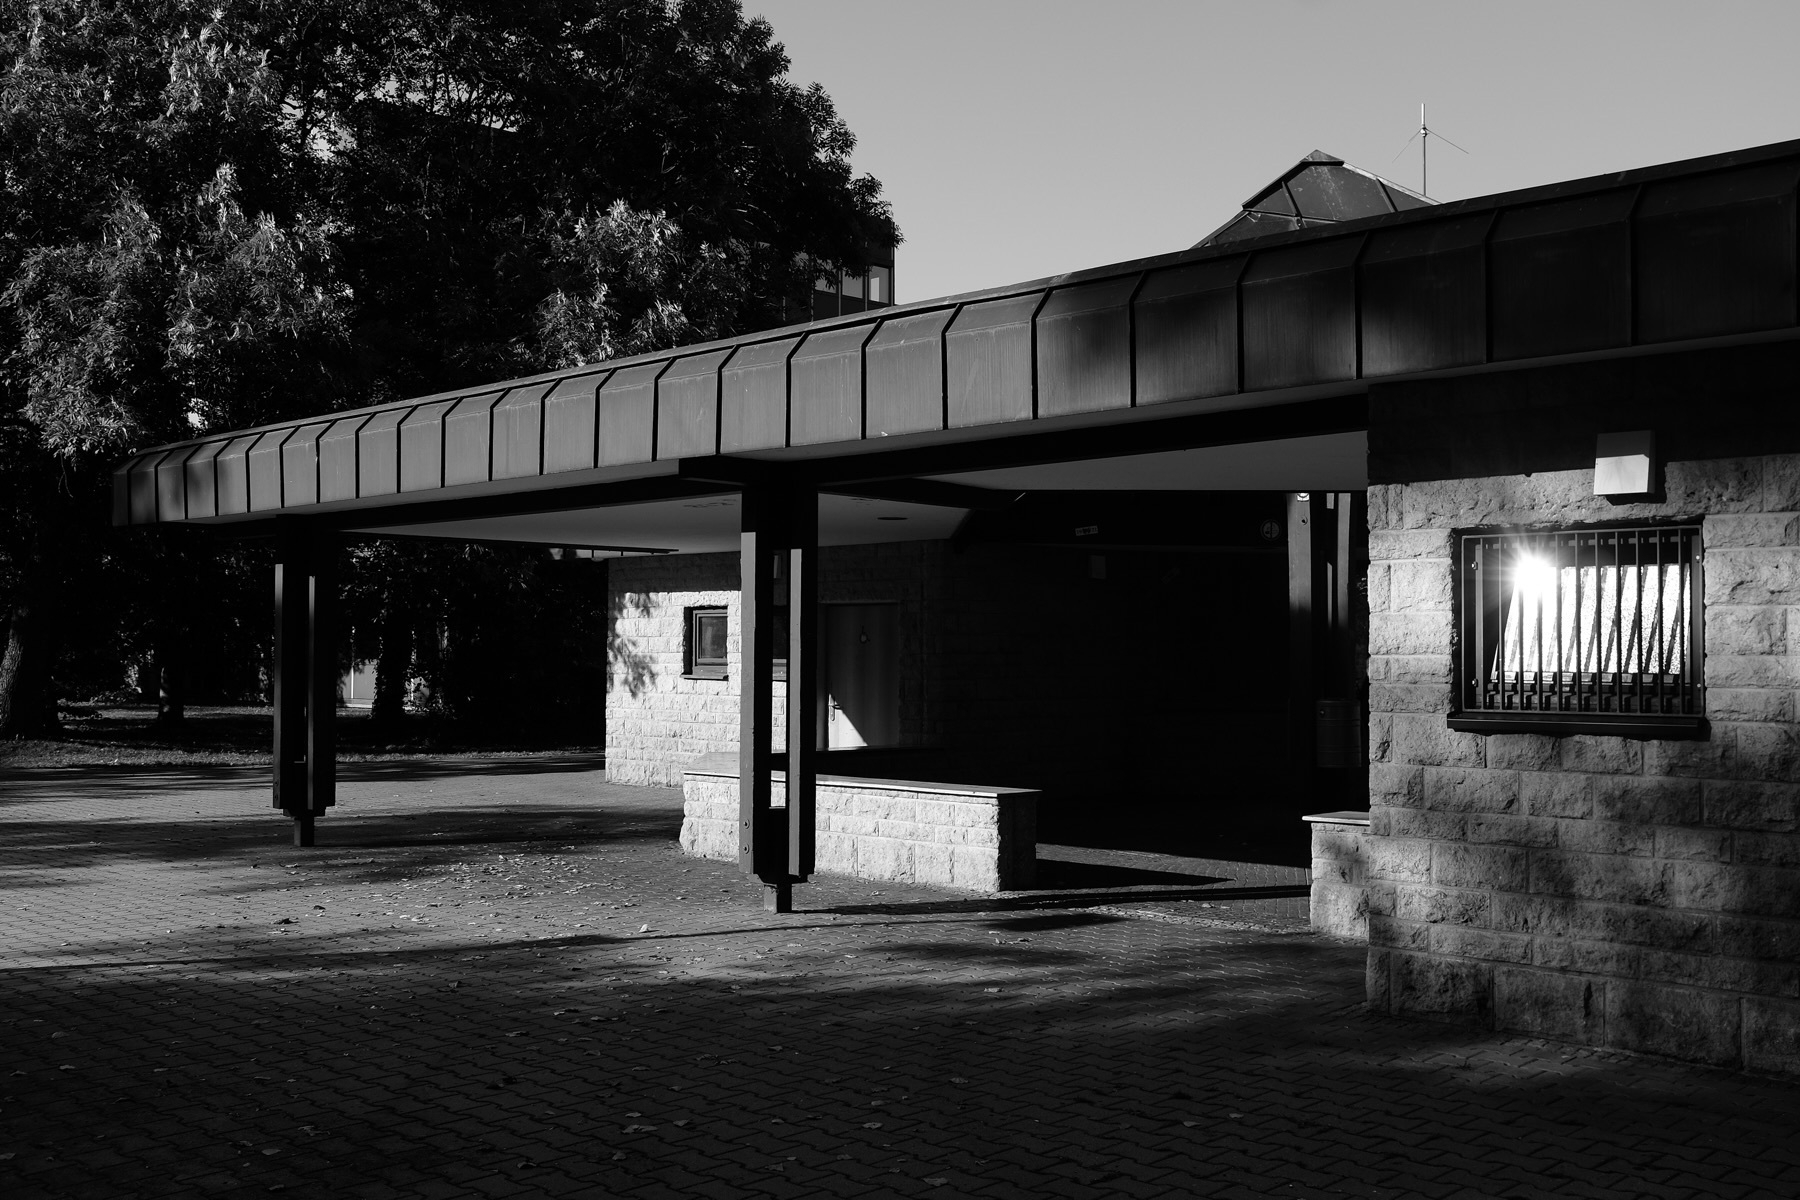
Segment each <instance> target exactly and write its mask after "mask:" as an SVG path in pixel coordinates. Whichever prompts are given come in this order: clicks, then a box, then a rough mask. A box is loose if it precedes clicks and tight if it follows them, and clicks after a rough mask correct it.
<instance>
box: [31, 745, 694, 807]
mask: <svg viewBox="0 0 1800 1200" xmlns="http://www.w3.org/2000/svg"><path fill="white" fill-rule="evenodd" d="M605 767H606V758H605V756H604V755H601V754H544V755H521V756H519V757H517V758H504V757H502V758H406V759H385V760H381V761H374V762H340V763H339V764H338V769H337V777H338V781H339V782H340V783H349V784H354V783H371V782H395V783H400V782H406V783H416V782H428V781H431V780H437V779H463V778H476V777H482V776H510V775H560V774H569V773H579V772H584V771H591V772H594V773H595V774H596V775H598V774H600V773H601V772H603V771H604V770H605ZM0 786H3V788H4V793H3V794H0V805H5V804H8V803H12V802H15V801H31V800H67V799H70V798H71V797H72V796H75V795H77V794H79V795H81V796H83V797H90V796H106V795H111V794H137V793H141V792H143V791H145V790H146V789H147V788H155V789H159V790H162V789H168V790H175V789H179V790H191V791H200V792H213V791H237V790H250V789H258V788H263V789H266V788H268V787H269V786H270V778H269V766H268V764H266V763H264V764H261V765H252V766H214V765H208V764H204V763H196V764H180V765H170V766H157V765H143V764H136V763H124V764H119V765H117V766H80V767H16V768H11V767H6V766H4V764H0ZM637 790H642V791H657V792H661V791H664V790H665V789H660V788H658V789H637Z"/></svg>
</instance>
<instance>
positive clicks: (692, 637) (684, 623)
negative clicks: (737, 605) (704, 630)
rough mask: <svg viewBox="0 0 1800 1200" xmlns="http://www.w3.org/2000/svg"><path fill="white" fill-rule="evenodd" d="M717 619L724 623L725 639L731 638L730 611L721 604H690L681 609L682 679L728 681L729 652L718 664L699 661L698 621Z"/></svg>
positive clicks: (729, 669)
mask: <svg viewBox="0 0 1800 1200" xmlns="http://www.w3.org/2000/svg"><path fill="white" fill-rule="evenodd" d="M702 617H718V618H720V619H721V620H723V621H724V622H725V629H726V633H725V636H726V639H727V641H729V639H730V637H731V610H730V609H729V608H727V607H726V606H724V605H721V604H691V605H689V606H687V607H686V608H684V609H682V620H681V630H682V633H681V674H682V677H683V678H684V679H729V678H731V667H730V662H729V652H727V654H726V655H725V656H723V657H721V658H720V659H719V661H718V662H716V663H713V662H705V663H703V662H701V661H700V619H701V618H702Z"/></svg>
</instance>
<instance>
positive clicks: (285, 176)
mask: <svg viewBox="0 0 1800 1200" xmlns="http://www.w3.org/2000/svg"><path fill="white" fill-rule="evenodd" d="M0 51H3V52H4V55H5V59H4V61H5V62H7V63H8V64H10V65H9V66H8V67H6V68H5V70H4V72H3V74H0V168H4V171H3V178H0V476H4V479H5V482H3V483H0V504H3V505H4V511H3V512H0V599H3V600H4V601H5V603H6V607H5V608H4V609H0V613H4V614H6V615H5V616H4V618H3V619H4V620H5V621H6V625H7V634H8V641H7V645H6V650H5V653H4V657H3V658H0V729H6V730H12V731H18V730H21V729H24V728H26V727H28V726H30V725H31V724H33V723H34V722H36V721H38V720H40V719H41V718H42V716H43V714H44V713H45V711H46V709H45V707H44V705H43V703H42V695H41V693H43V691H44V690H45V689H44V687H43V686H41V685H44V684H46V683H47V681H48V678H49V671H50V667H51V665H52V662H53V657H52V655H53V649H54V642H55V635H56V633H57V629H56V626H57V624H58V622H57V620H56V613H57V612H58V610H59V608H60V607H62V605H61V603H60V602H59V599H58V598H59V597H65V598H66V597H67V596H69V595H70V594H71V592H72V591H73V590H76V589H82V588H94V587H97V586H99V584H98V581H99V578H100V576H101V574H103V573H104V572H106V571H111V572H113V573H114V574H115V575H118V574H120V573H123V574H124V575H126V576H134V573H135V577H140V578H139V582H140V583H141V584H143V585H148V584H149V583H150V582H151V579H152V577H153V576H158V575H159V569H158V568H156V567H155V566H154V565H152V560H154V559H156V558H157V556H158V554H162V555H163V556H164V557H165V558H167V559H168V561H169V562H170V563H173V562H175V561H176V560H177V559H179V563H180V569H181V571H182V572H185V573H186V575H185V577H186V578H189V579H192V580H193V581H194V586H196V587H206V586H216V587H217V588H218V589H219V590H220V591H221V593H222V594H225V593H229V594H237V593H239V592H241V591H242V590H243V585H242V581H241V580H239V579H238V578H237V577H236V576H235V575H233V574H232V573H233V572H237V573H239V574H241V573H242V572H245V571H250V570H252V569H254V567H253V565H252V564H254V563H255V556H254V555H251V556H246V555H243V554H231V555H221V554H219V553H217V552H216V551H211V550H207V549H204V548H196V547H192V546H184V547H183V548H182V550H181V551H180V553H179V554H178V555H177V554H175V552H173V551H167V552H165V551H162V550H157V549H154V548H152V549H150V550H148V551H146V550H143V549H141V548H134V549H133V550H131V551H129V552H127V551H123V550H121V549H120V548H119V544H118V542H117V541H116V540H114V539H104V538H102V536H101V534H102V531H103V530H104V525H105V517H104V507H103V505H104V496H105V491H106V471H107V469H108V467H109V466H110V464H111V463H112V462H113V461H115V460H117V459H118V458H120V457H122V456H123V455H124V454H126V453H128V452H129V451H130V450H132V449H134V448H137V447H141V446H145V445H152V444H156V443H158V442H163V441H170V440H176V439H179V438H181V437H184V436H188V435H190V434H192V433H194V432H196V431H202V432H203V431H209V430H218V429H224V428H233V427H242V426H245V425H251V424H258V423H263V422H267V421H272V420H277V419H281V418H285V417H292V416H295V415H300V414H304V413H312V412H319V411H326V410H329V409H332V408H335V407H348V406H356V405H362V404H367V403H371V402H378V401H381V400H385V399H391V398H396V397H401V396H405V395H412V394H419V393H423V392H431V391H437V390H442V389H447V388H452V387H459V386H467V385H471V384H474V383H477V382H480V381H483V380H488V379H495V378H502V377H505V376H508V375H514V374H521V373H526V372H530V371H535V370H539V369H545V368H553V367H562V366H568V365H572V364H576V363H581V362H588V361H593V360H596V359H600V358H607V357H613V356H616V355H620V354H628V353H634V352H637V351H641V350H647V349H653V348H658V347H665V346H669V345H673V344H678V343H681V342H685V341H692V340H698V339H705V338H712V337H717V336H723V335H726V334H730V333H732V332H735V331H739V330H744V329H751V328H758V327H764V326H767V325H771V324H775V323H779V322H780V321H781V320H782V319H783V316H784V314H785V312H786V311H787V310H788V306H789V304H790V302H791V301H793V300H795V299H797V298H800V297H803V296H804V295H805V293H806V291H807V289H808V288H809V287H810V276H811V274H812V273H813V272H814V271H817V270H820V269H832V268H837V267H848V268H851V269H855V268H857V267H859V266H861V265H862V264H863V262H864V256H865V252H866V249H867V248H868V247H870V246H874V245H879V244H885V243H892V242H894V241H897V240H898V234H897V231H896V230H895V228H894V225H893V222H892V219H891V216H890V214H889V213H888V210H887V207H886V205H885V203H884V202H883V201H882V200H881V198H880V187H879V184H877V183H876V182H875V181H874V180H873V179H870V178H867V177H856V176H855V175H853V173H852V171H851V169H850V164H849V155H850V152H851V150H852V148H853V146H854V140H853V139H852V137H851V135H850V133H849V131H848V129H847V128H846V127H845V126H844V124H843V122H842V121H841V120H839V118H838V117H837V115H836V113H835V112H834V110H833V108H832V105H831V102H830V100H829V98H828V97H827V96H826V95H825V94H824V92H823V91H821V90H820V89H819V88H818V87H816V86H813V87H809V88H808V87H800V86H797V85H795V84H794V83H792V82H791V81H790V80H789V79H788V78H787V75H786V70H787V60H786V57H785V55H784V53H783V51H782V49H781V47H780V45H779V44H778V43H777V42H776V41H775V40H774V37H773V33H772V31H771V30H770V28H769V26H768V25H767V24H766V23H765V22H763V21H761V20H746V19H745V18H744V16H743V13H742V11H741V9H740V7H739V5H738V3H737V0H416V2H411V3H406V2H401V0H208V2H207V3H196V2H193V0H38V2H26V0H0ZM153 545H160V543H157V544H153ZM409 555H410V556H411V559H410V560H409V558H408V556H409ZM478 558H480V552H472V554H468V555H462V556H460V557H459V556H450V557H449V558H448V559H444V560H442V561H439V560H430V559H429V556H426V555H424V553H423V552H420V551H416V550H409V549H406V548H398V549H394V550H391V551H386V552H383V553H381V554H361V555H358V556H356V557H355V558H354V559H353V560H352V562H351V571H352V574H353V576H354V575H355V573H356V572H363V573H365V574H367V576H368V578H367V579H353V586H354V587H355V588H356V589H358V593H359V594H363V595H366V594H374V593H385V594H391V600H392V602H391V603H388V604H387V605H386V608H389V609H396V610H397V609H398V608H403V607H408V606H410V607H411V608H413V609H414V610H416V611H415V612H414V614H413V617H412V618H411V619H410V620H409V621H406V622H398V624H405V625H409V626H410V627H411V629H412V630H413V632H412V634H410V635H409V636H412V637H413V638H414V639H415V640H416V638H417V636H418V635H417V630H418V628H419V627H420V626H421V624H422V623H423V622H424V621H425V619H426V618H425V615H424V614H425V610H426V609H427V608H429V607H430V606H432V605H436V606H437V608H438V610H439V611H440V612H441V611H442V610H443V608H444V604H445V591H444V589H443V588H435V589H434V588H424V589H421V588H418V587H413V586H411V585H410V584H409V583H408V582H407V581H408V579H412V578H415V577H417V576H419V575H420V574H421V572H424V573H425V574H429V571H426V570H425V569H424V567H423V566H422V564H426V563H427V562H428V561H429V562H430V563H431V569H432V570H439V571H441V572H447V573H448V575H449V576H450V577H454V576H455V575H456V573H457V572H459V571H463V572H467V571H473V570H476V568H475V567H472V566H469V565H468V563H469V562H472V561H473V560H474V559H478ZM508 561H513V560H508ZM459 564H461V565H459ZM165 565H166V564H165ZM494 569H496V568H495V566H494V564H493V563H485V564H484V565H483V566H481V567H480V570H482V571H488V572H489V573H491V572H492V571H493V570H494ZM511 570H512V571H513V575H514V577H515V578H516V580H518V581H522V582H521V584H520V585H521V586H530V585H531V581H532V577H533V573H532V572H531V571H529V570H527V569H526V568H525V566H524V565H523V563H522V561H520V562H514V563H513V567H512V568H511ZM160 574H161V575H167V574H168V572H167V571H161V572H160ZM156 582H157V583H159V584H160V583H163V582H165V580H163V579H162V578H160V577H159V578H157V579H156ZM450 590H454V585H453V584H452V585H450ZM192 607H193V606H191V605H189V604H186V603H184V602H183V601H182V600H181V599H180V597H179V596H177V597H175V598H173V599H171V600H169V601H167V602H166V603H164V604H163V606H162V609H161V610H160V611H158V609H157V605H156V604H155V603H153V602H152V603H145V602H143V601H142V599H141V597H140V598H138V599H136V600H134V602H133V603H132V604H130V605H125V604H120V605H118V606H116V608H117V612H116V614H115V620H116V621H117V622H123V623H135V624H134V629H135V630H136V631H137V634H142V633H143V631H144V630H146V629H156V630H161V631H162V632H160V633H158V634H157V635H156V637H160V638H164V639H165V640H168V639H173V641H175V642H181V641H183V640H184V639H189V638H191V635H192V631H193V627H194V624H195V622H194V621H193V619H192V618H191V616H190V615H188V614H189V611H190V610H191V609H192ZM390 624H394V623H393V622H390ZM93 633H94V634H95V635H96V636H99V635H100V634H101V631H100V630H94V631H93ZM137 634H134V636H137ZM114 640H120V639H118V638H115V639H114ZM123 640H125V641H129V640H130V639H123ZM140 640H142V639H141V638H140ZM152 640H154V639H152ZM34 656H35V658H34ZM34 662H35V664H36V665H34ZM33 681H36V683H37V684H38V685H40V686H39V687H38V688H37V692H38V693H39V694H37V695H36V696H35V698H34V696H33V694H32V684H33Z"/></svg>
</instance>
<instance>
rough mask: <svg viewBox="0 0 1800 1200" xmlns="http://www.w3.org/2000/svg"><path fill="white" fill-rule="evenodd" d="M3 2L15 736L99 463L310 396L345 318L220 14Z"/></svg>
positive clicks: (256, 73) (340, 296)
mask: <svg viewBox="0 0 1800 1200" xmlns="http://www.w3.org/2000/svg"><path fill="white" fill-rule="evenodd" d="M0 12H3V13H4V15H5V25H4V27H3V28H0V39H4V43H5V51H6V55H7V59H8V61H9V62H10V63H11V66H10V68H9V69H8V70H7V71H6V73H5V75H4V77H3V78H0V163H3V164H4V166H5V172H4V178H3V179H0V285H3V286H0V337H3V338H4V343H3V348H4V359H3V361H0V429H3V430H4V437H3V439H0V473H4V474H5V475H6V476H7V478H8V480H9V483H10V486H9V488H8V492H7V495H6V500H7V512H6V515H5V520H4V523H3V525H0V537H3V538H4V541H3V542H0V564H3V568H0V585H4V589H5V594H6V596H7V597H8V599H9V603H8V605H7V618H6V648H5V651H4V654H3V656H0V733H6V734H19V733H28V732H34V731H38V730H41V729H44V728H46V727H47V726H50V725H53V724H54V708H53V707H52V703H51V699H50V697H49V695H48V689H49V685H50V682H51V672H52V666H53V661H54V654H55V647H56V644H57V640H58V638H59V635H60V634H61V633H62V632H64V631H63V630H62V629H61V628H60V627H59V622H58V620H57V616H58V613H59V612H60V611H61V610H62V608H63V607H64V605H63V598H64V597H65V596H67V595H68V594H69V593H71V592H72V591H75V590H79V589H82V588H84V587H91V586H92V585H93V583H94V577H95V572H96V569H97V568H98V567H99V566H101V565H102V564H104V563H105V562H106V561H107V559H108V558H109V556H111V554H112V549H111V547H109V546H106V545H104V544H102V538H101V534H102V531H103V530H104V528H105V513H106V501H105V495H106V492H105V489H106V479H107V475H106V472H107V469H108V468H109V467H110V465H111V463H112V461H113V460H114V459H116V458H117V457H119V456H122V455H123V454H125V453H127V452H128V451H129V450H130V449H131V448H132V447H134V446H140V445H145V444H151V443H154V442H157V441H166V440H173V439H175V438H178V437H181V436H183V435H185V434H187V433H188V432H190V431H191V430H192V429H194V428H203V427H206V426H208V425H210V424H212V423H214V422H218V421H233V422H235V421H239V420H243V419H251V420H254V419H258V418H260V417H265V416H269V415H273V414H276V413H280V412H285V411H291V410H292V409H293V408H294V407H296V406H312V405H318V404H322V403H324V402H325V400H326V398H327V397H328V396H330V395H332V394H333V392H334V391H335V390H336V389H334V388H333V387H332V385H331V371H330V369H329V365H328V364H329V362H330V357H331V355H330V349H331V347H332V346H333V345H334V344H338V343H342V342H343V341H344V340H345V336H346V332H347V327H346V326H345V325H344V321H343V316H344V312H343V307H342V305H343V300H344V299H345V292H344V290H343V287H342V285H341V284H340V283H338V282H337V281H336V280H335V278H334V274H333V269H332V263H331V255H332V248H331V245H330V241H329V238H328V236H327V231H326V228H325V226H324V224H323V223H322V222H321V221H320V220H319V219H318V218H317V217H316V215H314V214H313V213H310V212H308V211H306V209H305V207H304V206H303V205H301V204H299V203H297V202H296V201H295V197H294V195H293V193H292V191H291V190H286V191H284V189H283V187H282V182H283V180H284V179H286V178H288V177H289V176H290V175H291V174H292V173H291V172H289V171H287V170H286V169H285V168H284V165H283V164H284V160H286V159H288V158H291V157H292V148H291V146H289V145H287V144H286V139H287V134H286V133H285V131H284V125H285V124H286V122H285V121H284V118H283V115H282V111H281V96H280V92H279V88H278V86H277V84H278V80H277V77H276V76H275V75H274V74H273V72H271V71H270V69H269V67H268V63H267V56H266V54H264V53H263V52H261V51H259V50H257V49H255V48H254V47H253V46H252V45H251V44H250V39H248V38H246V37H244V36H243V30H242V29H241V28H240V27H238V26H237V25H234V23H233V21H232V20H231V19H230V18H229V17H227V16H224V15H220V14H209V13H207V12H206V11H205V10H202V9H200V8H199V7H198V6H194V5H186V4H180V3H164V4H149V5H142V4H120V3H112V4H108V3H72V2H67V3H46V4H32V5H26V4H20V3H17V2H13V3H7V4H5V5H4V6H0ZM244 180H250V181H252V182H251V183H250V184H249V185H246V184H245V183H244V182H242V181H244Z"/></svg>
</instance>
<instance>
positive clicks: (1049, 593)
mask: <svg viewBox="0 0 1800 1200" xmlns="http://www.w3.org/2000/svg"><path fill="white" fill-rule="evenodd" d="M820 567H821V569H820V577H821V579H820V598H821V600H822V602H824V603H828V604H829V603H894V604H896V605H897V607H898V610H899V614H900V647H899V659H900V662H899V668H900V722H901V741H902V743H903V747H902V748H900V749H894V750H874V749H871V750H859V751H847V752H840V753H839V754H834V755H831V756H828V757H827V759H826V760H825V762H824V764H823V769H824V770H825V771H826V772H828V773H831V772H838V773H860V774H870V775H881V776H886V777H891V778H926V779H940V780H945V781H960V782H973V783H984V784H991V785H996V786H1011V787H1038V788H1042V789H1044V790H1045V792H1046V801H1045V806H1044V812H1043V829H1044V832H1043V836H1044V837H1045V838H1046V839H1056V838H1063V839H1070V840H1077V841H1084V842H1088V843H1091V844H1117V845H1130V846H1139V847H1143V848H1148V849H1164V850H1172V851H1180V850H1184V849H1190V850H1191V849H1196V848H1199V847H1201V846H1202V845H1212V844H1214V843H1216V841H1217V839H1218V837H1219V836H1220V833H1221V830H1226V829H1229V830H1232V831H1237V830H1240V829H1243V828H1247V827H1268V828H1276V829H1280V830H1283V831H1285V833H1286V834H1288V835H1290V840H1292V841H1293V843H1294V851H1295V854H1296V855H1298V856H1299V857H1301V858H1303V857H1304V855H1305V846H1304V843H1305V838H1304V830H1303V829H1302V828H1301V826H1300V825H1299V823H1298V821H1297V820H1296V818H1297V816H1298V815H1299V813H1300V811H1302V810H1303V809H1305V808H1306V805H1307V802H1306V800H1305V799H1304V798H1302V797H1299V796H1296V795H1295V794H1294V786H1293V775H1292V773H1291V772H1288V771H1286V770H1284V769H1283V767H1282V762H1283V757H1284V755H1285V752H1286V744H1285V736H1286V734H1285V726H1284V723H1283V716H1282V714H1283V712H1284V707H1285V704H1286V698H1287V697H1286V688H1287V684H1288V680H1287V676H1286V672H1285V669H1284V663H1285V646H1286V637H1287V610H1286V595H1287V566H1286V559H1285V557H1284V556H1283V555H1282V553H1281V552H1280V550H1279V547H1278V546H1277V547H1276V548H1274V549H1271V550H1268V551H1264V552H1258V553H1241V552H1237V553H1227V552H1176V551H1153V550H1108V551H1105V552H1103V553H1090V552H1087V551H1085V550H1082V549H1076V548H1070V547H1065V546H1037V545H1007V544H987V545H980V544H978V545H972V546H964V547H961V548H958V547H956V546H954V545H953V544H951V543H949V542H919V543H898V544H890V545H881V546H858V547H834V548H830V549H827V550H825V551H824V552H822V554H821V560H820ZM737 585H738V563H737V558H736V556H735V555H680V556H668V557H657V558H627V559H620V560H617V561H615V562H614V563H612V564H611V575H610V586H611V589H612V594H611V604H610V610H611V627H610V629H609V632H608V644H609V654H610V656H611V662H612V666H611V670H610V672H609V680H608V687H609V694H608V700H607V730H606V737H607V766H608V771H609V774H610V776H611V778H612V779H613V780H615V781H617V782H625V783H655V784H662V785H665V786H672V785H675V784H678V783H679V782H680V777H681V771H682V768H683V767H684V766H685V765H686V764H687V763H688V762H691V761H692V760H693V759H695V758H697V757H699V756H700V755H702V754H706V753H715V752H735V750H736V748H737V689H738V682H737V679H736V674H737V671H738V663H739V662H740V657H739V656H740V651H741V647H740V643H739V637H738V625H737V605H738V593H737ZM696 605H721V606H723V607H726V608H727V609H728V610H729V620H730V625H729V629H730V634H729V642H728V656H729V668H728V669H729V672H730V674H731V676H732V678H729V679H723V680H721V679H690V678H684V677H683V676H682V673H681V672H682V636H683V628H682V622H683V614H684V611H685V610H686V609H687V608H688V607H690V606H696ZM776 687H777V694H778V696H779V694H780V690H781V687H782V685H780V684H777V685H776Z"/></svg>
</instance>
